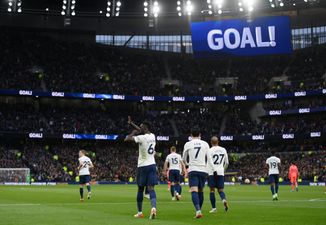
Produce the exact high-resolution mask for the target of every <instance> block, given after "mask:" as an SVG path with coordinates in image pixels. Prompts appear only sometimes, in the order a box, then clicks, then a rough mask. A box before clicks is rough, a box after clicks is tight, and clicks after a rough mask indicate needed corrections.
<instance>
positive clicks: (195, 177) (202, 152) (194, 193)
mask: <svg viewBox="0 0 326 225" xmlns="http://www.w3.org/2000/svg"><path fill="white" fill-rule="evenodd" d="M182 158H183V161H184V162H185V163H186V164H187V165H188V166H189V186H190V191H191V197H192V202H193V204H194V207H195V210H196V216H195V218H197V219H199V218H201V217H203V214H202V212H201V208H202V205H203V202H204V193H203V191H204V187H205V181H206V178H207V175H208V174H207V169H210V170H213V171H214V164H213V160H212V157H211V154H210V153H209V145H208V143H207V142H206V141H202V140H200V131H199V129H198V128H194V129H193V130H192V131H191V141H188V142H187V143H186V144H185V145H184V150H183V156H182Z"/></svg>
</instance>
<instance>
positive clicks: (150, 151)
mask: <svg viewBox="0 0 326 225" xmlns="http://www.w3.org/2000/svg"><path fill="white" fill-rule="evenodd" d="M128 124H129V125H131V126H133V127H134V128H135V129H136V130H133V131H132V133H131V134H129V135H128V136H127V137H126V138H125V141H132V142H135V143H137V144H138V149H139V156H138V166H137V185H138V193H137V208H138V213H137V214H136V215H135V218H144V214H143V212H142V208H143V198H144V189H145V187H146V186H147V187H148V192H149V196H150V201H151V206H152V208H151V212H150V217H149V219H155V217H156V193H155V190H154V186H155V185H157V183H158V178H157V174H156V163H155V158H154V154H155V145H156V138H155V135H154V134H152V133H151V132H150V124H149V123H147V122H143V123H142V124H141V125H140V126H139V127H138V126H137V125H135V124H134V123H133V122H132V121H131V118H130V117H128ZM140 133H141V134H140Z"/></svg>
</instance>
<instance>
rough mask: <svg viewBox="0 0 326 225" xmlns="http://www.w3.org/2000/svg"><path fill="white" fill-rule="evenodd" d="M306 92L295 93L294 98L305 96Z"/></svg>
mask: <svg viewBox="0 0 326 225" xmlns="http://www.w3.org/2000/svg"><path fill="white" fill-rule="evenodd" d="M306 94H307V93H306V92H305V91H297V92H294V96H295V97H300V96H306Z"/></svg>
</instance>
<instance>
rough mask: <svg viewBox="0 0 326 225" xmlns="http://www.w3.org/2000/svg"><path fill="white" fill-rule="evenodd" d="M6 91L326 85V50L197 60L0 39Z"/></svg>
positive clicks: (161, 91) (199, 92) (151, 91)
mask: <svg viewBox="0 0 326 225" xmlns="http://www.w3.org/2000/svg"><path fill="white" fill-rule="evenodd" d="M0 38H1V40H2V41H1V44H0V57H1V58H2V60H1V62H0V74H1V78H2V81H1V83H0V88H1V89H16V90H33V91H49V92H52V91H55V92H58V91H59V92H79V93H80V92H82V93H113V94H120V95H138V96H139V95H142V96H158V95H161V96H186V95H188V96H189V95H190V96H221V95H247V94H259V93H261V94H265V93H271V92H272V93H274V92H278V93H279V92H287V91H300V90H316V89H322V88H325V87H326V83H325V77H323V76H324V74H325V71H326V65H325V63H324V59H325V57H326V48H325V46H316V47H313V48H309V49H305V50H300V51H296V52H295V54H294V55H292V56H273V57H271V56H266V57H259V58H231V57H226V58H221V59H218V60H214V61H212V60H200V61H198V60H194V59H193V58H192V57H190V56H187V55H180V54H178V55H176V54H163V53H153V52H146V51H138V50H128V49H117V48H110V47H106V46H102V45H96V44H82V43H77V42H61V41H56V40H53V39H51V38H47V37H43V36H38V35H30V34H23V33H18V34H17V33H14V34H13V33H10V32H3V33H1V34H0Z"/></svg>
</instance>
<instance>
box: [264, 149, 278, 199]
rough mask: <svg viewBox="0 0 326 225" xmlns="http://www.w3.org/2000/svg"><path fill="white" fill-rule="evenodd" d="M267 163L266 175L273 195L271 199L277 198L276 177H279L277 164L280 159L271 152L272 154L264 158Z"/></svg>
mask: <svg viewBox="0 0 326 225" xmlns="http://www.w3.org/2000/svg"><path fill="white" fill-rule="evenodd" d="M266 164H267V165H268V168H269V170H268V175H269V184H270V186H271V192H272V195H273V201H277V200H278V195H277V194H278V179H279V169H278V167H279V165H280V164H281V160H280V159H279V158H278V157H276V156H275V153H274V152H272V156H271V157H269V158H268V159H267V160H266Z"/></svg>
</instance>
